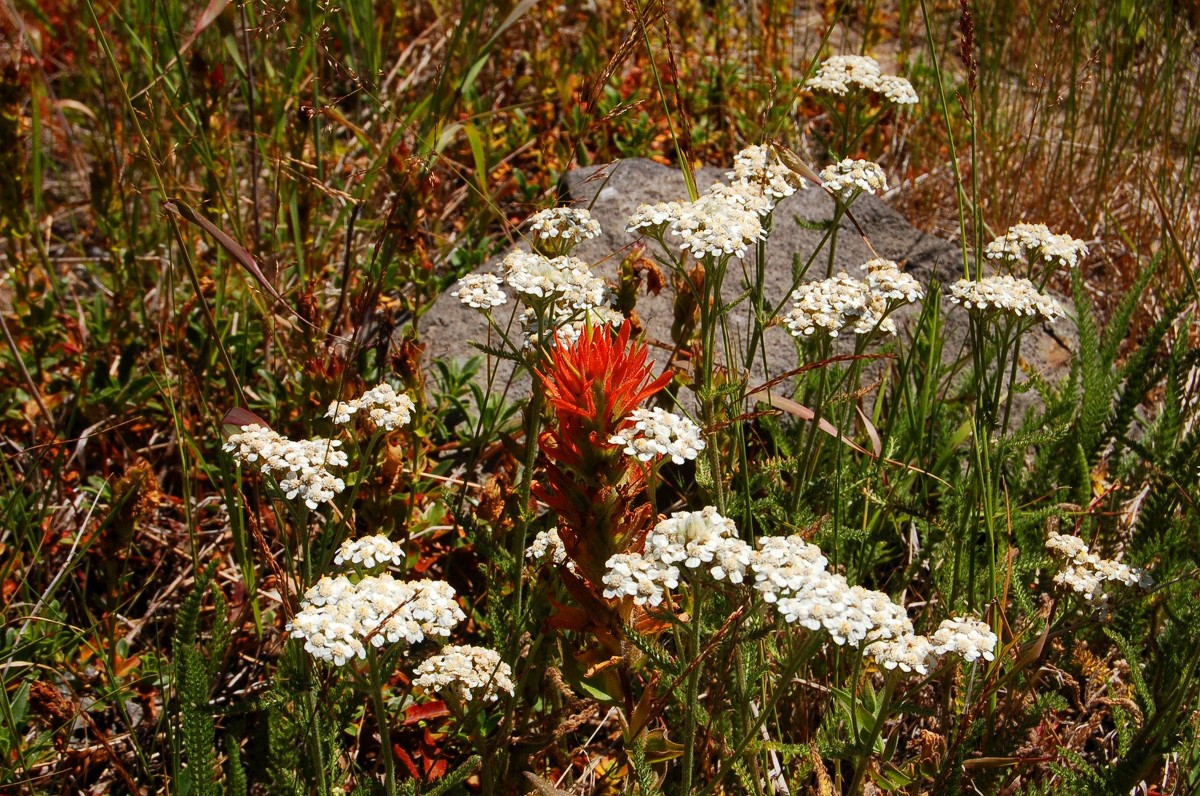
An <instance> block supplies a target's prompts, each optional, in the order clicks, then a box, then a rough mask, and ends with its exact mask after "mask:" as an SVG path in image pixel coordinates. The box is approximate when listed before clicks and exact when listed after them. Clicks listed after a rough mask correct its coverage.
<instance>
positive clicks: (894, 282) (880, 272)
mask: <svg viewBox="0 0 1200 796" xmlns="http://www.w3.org/2000/svg"><path fill="white" fill-rule="evenodd" d="M863 268H865V269H866V271H867V287H868V288H869V289H870V291H871V293H872V294H873V295H875V296H878V297H880V298H882V299H884V300H886V301H901V302H904V303H906V304H912V303H913V302H915V301H920V300H921V299H923V298H925V288H924V287H922V286H921V283H920V282H918V281H917V280H916V279H915V278H913V276H912V274H906V273H904V272H903V271H901V270H900V266H899V265H898V264H897V263H896V262H895V261H894V260H884V259H882V258H880V259H876V260H868V261H867V262H865V263H863Z"/></svg>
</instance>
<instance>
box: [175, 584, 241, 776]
mask: <svg viewBox="0 0 1200 796" xmlns="http://www.w3.org/2000/svg"><path fill="white" fill-rule="evenodd" d="M217 564H218V562H217V561H213V562H212V563H211V564H209V565H208V566H207V567H205V569H204V570H203V572H201V573H200V574H199V575H198V576H197V577H196V584H195V588H194V589H193V590H192V592H191V593H190V594H188V595H187V597H185V598H184V600H183V602H182V604H181V605H180V606H179V615H178V622H177V624H176V628H175V640H174V644H173V651H174V654H175V676H174V683H175V700H176V703H177V705H178V710H179V728H180V734H181V735H182V737H183V752H184V766H183V767H182V770H181V771H180V775H179V776H180V783H181V790H183V791H184V792H186V793H189V794H195V796H216V794H219V793H221V789H220V787H219V784H218V778H219V770H218V768H217V749H218V747H217V741H216V727H215V724H214V721H213V716H212V712H211V710H210V709H209V706H208V703H209V699H210V698H211V696H212V689H213V685H214V680H215V675H216V671H217V667H218V666H219V665H220V662H221V656H220V654H218V653H220V652H221V650H222V647H223V646H224V647H225V648H227V647H228V634H226V635H225V636H224V637H223V638H221V637H217V636H215V635H214V637H213V646H212V647H209V648H207V649H206V648H205V647H206V646H207V645H199V644H198V639H199V623H200V607H201V605H202V603H203V601H204V597H205V595H206V593H207V592H208V589H209V586H210V585H212V579H213V575H214V574H215V573H216V571H217ZM220 595H221V592H220V589H219V588H217V587H216V586H215V585H213V597H214V603H215V604H214V610H216V611H217V612H218V613H221V612H223V609H224V608H225V602H224V598H223V597H221V596H220Z"/></svg>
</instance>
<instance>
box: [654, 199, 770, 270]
mask: <svg viewBox="0 0 1200 796" xmlns="http://www.w3.org/2000/svg"><path fill="white" fill-rule="evenodd" d="M731 195H732V196H737V195H738V192H736V191H734V192H732V193H729V192H722V191H717V192H709V193H706V194H705V195H704V196H701V197H700V198H699V199H697V200H696V201H695V202H691V203H689V204H685V205H683V212H681V213H680V214H679V218H677V219H675V221H674V222H673V223H672V224H671V226H670V232H671V234H672V235H674V236H675V237H676V238H678V239H679V248H680V249H690V250H691V252H692V255H693V256H695V257H697V258H700V257H715V258H720V257H723V256H728V255H733V256H734V257H744V256H745V255H746V249H747V248H748V247H749V246H751V245H753V244H754V243H756V242H757V241H760V240H763V239H764V238H765V237H766V231H765V230H764V229H763V226H762V219H761V218H760V216H759V213H758V211H757V210H755V209H751V208H749V207H747V206H746V204H745V203H743V202H739V201H737V200H731V199H730V197H731ZM742 196H743V197H744V196H745V194H742ZM746 201H747V202H748V201H749V200H748V199H747V200H746Z"/></svg>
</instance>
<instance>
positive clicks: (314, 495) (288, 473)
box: [222, 423, 349, 509]
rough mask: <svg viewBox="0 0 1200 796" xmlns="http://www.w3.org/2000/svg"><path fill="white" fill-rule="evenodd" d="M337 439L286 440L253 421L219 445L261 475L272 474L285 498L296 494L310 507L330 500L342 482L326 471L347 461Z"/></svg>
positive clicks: (344, 464) (344, 483)
mask: <svg viewBox="0 0 1200 796" xmlns="http://www.w3.org/2000/svg"><path fill="white" fill-rule="evenodd" d="M341 444H342V443H341V442H340V441H338V440H331V439H324V438H322V437H317V438H315V439H302V440H290V439H288V438H287V437H285V436H283V435H282V434H277V433H275V432H274V431H272V430H271V429H269V428H266V427H265V426H260V425H258V424H257V423H252V424H250V425H246V426H242V427H241V431H239V432H238V433H236V434H231V435H230V436H229V439H228V440H226V441H225V444H224V445H222V449H223V450H225V451H227V452H229V453H232V454H233V458H235V459H237V460H238V461H239V462H245V463H247V464H254V465H256V466H257V467H258V469H259V470H260V471H261V472H262V473H263V475H268V476H272V477H274V478H275V479H276V481H277V482H278V484H279V488H280V490H281V491H282V492H283V494H284V495H285V496H286V497H287V499H288V500H292V499H294V498H297V497H298V498H300V499H301V500H303V501H304V504H305V505H306V506H308V507H309V508H310V509H315V508H316V507H317V506H318V505H319V504H321V503H325V502H328V501H330V500H333V498H334V497H335V496H336V495H338V494H339V493H340V492H341V491H342V490H344V489H345V488H346V482H345V481H343V480H342V479H341V478H338V477H337V476H335V475H334V474H333V473H331V472H330V471H329V468H331V467H345V466H346V465H347V464H349V460H348V459H347V457H346V453H345V451H341V450H338V448H339V447H340V446H341Z"/></svg>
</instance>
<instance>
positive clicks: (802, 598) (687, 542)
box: [604, 506, 998, 674]
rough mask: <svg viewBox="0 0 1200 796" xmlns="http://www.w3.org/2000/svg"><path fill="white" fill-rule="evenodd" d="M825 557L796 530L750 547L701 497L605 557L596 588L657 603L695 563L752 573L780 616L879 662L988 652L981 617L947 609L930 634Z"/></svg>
mask: <svg viewBox="0 0 1200 796" xmlns="http://www.w3.org/2000/svg"><path fill="white" fill-rule="evenodd" d="M828 565H829V560H828V559H827V558H826V557H825V555H824V554H823V553H822V552H821V549H820V548H819V547H817V546H816V545H813V544H809V543H808V542H806V541H804V540H803V539H802V538H801V537H799V536H788V537H783V536H768V537H763V538H761V539H759V540H758V549H753V548H751V547H750V545H748V544H746V543H745V542H743V541H742V540H741V539H739V538H738V536H737V527H736V526H735V525H734V523H733V521H732V520H730V519H726V518H725V517H722V516H721V515H720V514H718V513H717V511H716V509H714V508H713V507H712V506H709V507H707V508H705V509H704V510H703V511H693V512H677V513H675V514H672V515H671V517H670V518H669V519H666V520H663V521H661V522H660V523H658V525H656V526H655V527H654V530H653V531H651V532H650V533H649V534H648V535H647V537H646V546H645V551H644V552H643V553H640V554H636V553H620V554H618V555H615V556H612V557H611V558H610V559H609V560H608V562H607V568H608V572H607V573H606V574H605V576H604V585H605V590H604V596H605V597H608V598H623V597H631V598H632V599H633V602H634V603H635V604H636V605H650V606H657V605H659V604H660V603H662V601H663V600H664V599H665V598H666V594H667V592H668V591H669V590H670V589H674V588H677V587H678V586H679V582H680V575H681V567H682V568H683V570H701V571H707V574H708V575H710V576H711V577H712V578H713V579H715V580H719V581H723V580H728V581H729V582H730V583H734V584H740V583H743V582H744V581H746V580H748V579H752V581H753V584H752V585H753V589H754V591H756V592H757V593H758V594H759V596H761V597H762V599H763V601H764V602H766V603H768V604H770V605H773V606H774V607H775V611H776V612H777V613H778V614H779V615H780V616H781V617H782V618H783V620H784V621H785V622H787V623H789V624H797V625H800V626H801V627H804V628H806V629H808V630H810V631H812V632H814V633H815V632H819V631H825V632H827V633H829V636H830V638H831V639H832V640H833V642H834V643H835V644H838V645H840V646H852V647H860V648H862V649H863V651H864V654H866V655H869V656H870V657H872V658H873V659H874V660H875V661H876V663H878V664H879V665H880V666H882V667H883V668H885V669H888V670H891V669H899V670H901V671H903V672H918V673H920V674H927V673H928V672H929V668H930V667H931V666H933V665H934V664H935V663H936V660H937V658H938V657H939V656H943V655H948V654H954V655H958V656H960V657H962V658H963V660H965V661H967V662H974V661H976V660H978V659H980V658H983V659H985V660H989V661H990V660H993V659H994V657H995V649H996V645H997V642H998V639H997V638H996V635H995V634H994V633H992V631H991V629H990V628H988V626H987V625H986V624H985V623H983V622H979V621H976V620H972V619H966V618H961V617H956V618H954V619H950V620H946V621H944V622H942V624H941V625H940V626H939V627H938V629H937V631H936V632H935V633H934V634H933V636H932V638H928V637H925V636H922V635H919V634H917V633H916V631H915V630H914V628H913V623H912V620H910V619H909V618H908V614H907V612H906V611H905V610H904V608H903V606H900V605H897V604H896V603H895V602H893V601H892V600H891V598H889V597H888V596H887V595H886V594H884V593H883V592H879V591H872V590H871V589H866V588H863V587H862V586H851V585H850V584H849V583H848V582H847V581H846V578H845V577H844V576H842V575H839V574H837V573H834V572H830V571H829V570H828V568H827V567H828Z"/></svg>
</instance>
